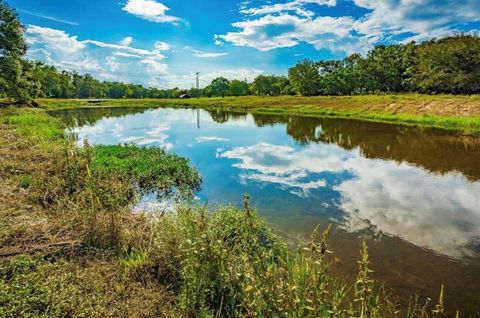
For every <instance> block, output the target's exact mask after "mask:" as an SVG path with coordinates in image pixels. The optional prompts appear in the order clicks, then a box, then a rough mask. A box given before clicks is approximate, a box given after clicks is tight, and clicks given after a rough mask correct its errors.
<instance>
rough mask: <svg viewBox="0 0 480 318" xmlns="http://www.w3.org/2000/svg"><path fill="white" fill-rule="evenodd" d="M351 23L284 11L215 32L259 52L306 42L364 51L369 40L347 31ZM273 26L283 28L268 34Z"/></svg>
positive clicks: (344, 49)
mask: <svg viewBox="0 0 480 318" xmlns="http://www.w3.org/2000/svg"><path fill="white" fill-rule="evenodd" d="M354 24H355V21H354V20H353V19H352V18H349V17H339V18H337V17H317V18H303V17H299V16H296V15H292V14H288V13H282V14H277V15H271V14H269V15H266V16H263V17H261V18H258V19H255V20H246V21H242V22H237V23H234V24H233V26H234V27H236V28H238V29H239V30H240V31H238V32H229V33H227V34H225V35H217V38H216V39H217V40H219V39H221V40H223V41H225V42H230V43H232V44H233V45H236V46H249V47H253V48H256V49H258V50H261V51H269V50H273V49H277V48H285V47H293V46H297V45H298V44H300V43H301V42H306V43H310V44H312V45H314V46H315V47H316V48H318V49H322V48H327V49H330V50H332V51H345V52H347V53H353V52H355V51H356V50H360V51H361V52H364V51H366V50H367V49H368V48H369V47H370V43H369V41H368V40H366V39H364V38H357V37H355V36H353V35H352V34H351V32H350V30H351V29H352V28H353V26H354ZM276 28H278V29H280V30H282V29H285V31H281V32H278V33H277V34H270V31H271V30H272V29H276Z"/></svg>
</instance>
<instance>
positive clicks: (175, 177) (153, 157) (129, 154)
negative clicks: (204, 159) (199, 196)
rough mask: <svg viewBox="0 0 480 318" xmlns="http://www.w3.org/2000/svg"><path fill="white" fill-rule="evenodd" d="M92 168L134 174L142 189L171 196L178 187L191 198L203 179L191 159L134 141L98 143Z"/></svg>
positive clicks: (183, 195)
mask: <svg viewBox="0 0 480 318" xmlns="http://www.w3.org/2000/svg"><path fill="white" fill-rule="evenodd" d="M93 151H94V158H93V162H92V165H93V168H94V169H97V170H101V171H103V172H104V173H106V174H123V175H127V176H129V177H131V178H132V179H133V180H134V181H135V182H136V183H137V184H138V187H139V189H140V190H141V191H142V192H152V191H154V192H156V193H157V194H158V195H159V196H162V197H165V196H167V197H168V196H170V195H171V194H172V193H173V192H174V191H175V190H178V194H179V195H181V196H182V197H184V198H190V197H192V195H193V194H194V193H195V192H197V191H199V190H200V184H201V182H202V180H201V178H200V176H199V174H198V172H197V171H196V170H195V169H192V168H191V167H190V166H189V163H188V160H187V159H185V158H182V157H178V156H176V155H173V154H169V153H167V152H166V151H165V150H164V149H161V148H146V147H138V146H134V145H117V146H95V147H94V149H93Z"/></svg>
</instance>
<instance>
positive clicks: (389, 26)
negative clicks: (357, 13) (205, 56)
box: [214, 0, 480, 54]
mask: <svg viewBox="0 0 480 318" xmlns="http://www.w3.org/2000/svg"><path fill="white" fill-rule="evenodd" d="M312 4H318V5H325V6H335V5H336V1H333V0H332V1H328V0H316V1H315V0H292V1H288V2H284V3H277V4H267V5H264V6H261V7H253V8H248V7H247V6H248V4H246V5H244V6H243V7H242V8H241V9H240V12H241V13H243V14H244V15H246V16H247V19H245V20H243V21H240V22H235V23H233V24H232V26H233V27H234V28H235V29H237V30H236V31H232V32H228V33H226V34H217V35H215V38H214V40H215V44H217V45H221V44H223V43H231V44H233V45H236V46H248V47H253V48H256V49H259V50H261V51H268V50H273V49H277V48H285V47H293V46H296V45H298V44H300V43H308V44H311V45H313V46H314V47H315V48H317V49H328V50H330V51H342V52H345V53H348V54H350V53H353V52H360V53H365V52H366V51H368V50H369V49H370V48H372V47H373V45H374V44H376V43H378V42H380V41H389V40H390V41H391V40H395V39H400V38H401V39H402V41H412V40H416V41H418V40H424V39H428V38H432V37H439V36H443V35H446V34H451V33H452V32H453V31H456V30H457V28H458V26H459V25H460V24H465V23H467V22H478V21H480V6H478V5H477V4H475V3H474V1H471V0H460V1H454V0H442V1H435V0H408V1H407V0H404V1H394V0H385V1H376V0H354V1H353V4H354V5H356V6H357V7H360V8H363V9H366V10H368V11H369V12H368V13H367V14H365V15H364V16H361V17H352V16H328V15H319V14H317V13H316V12H314V11H313V10H312V9H307V5H312ZM308 8H311V7H308ZM272 30H273V32H272ZM272 33H273V34H272Z"/></svg>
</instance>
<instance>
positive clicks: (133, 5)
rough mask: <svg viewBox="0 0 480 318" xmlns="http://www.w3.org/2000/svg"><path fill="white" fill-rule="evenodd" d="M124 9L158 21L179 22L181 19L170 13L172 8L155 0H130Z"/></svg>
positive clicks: (152, 20)
mask: <svg viewBox="0 0 480 318" xmlns="http://www.w3.org/2000/svg"><path fill="white" fill-rule="evenodd" d="M123 10H124V11H126V12H128V13H130V14H133V15H136V16H138V17H140V18H142V19H145V20H148V21H151V22H156V23H173V24H178V23H179V22H180V21H181V19H180V18H177V17H174V16H170V15H168V14H167V11H168V10H170V9H169V8H168V7H167V6H165V5H164V4H163V3H160V2H157V1H155V0H128V1H127V3H126V4H125V6H124V7H123Z"/></svg>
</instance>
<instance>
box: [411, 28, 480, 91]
mask: <svg viewBox="0 0 480 318" xmlns="http://www.w3.org/2000/svg"><path fill="white" fill-rule="evenodd" d="M415 54H416V58H415V67H414V68H415V69H414V71H413V73H414V74H413V83H414V84H415V85H416V88H417V90H418V91H420V92H423V93H451V94H473V93H478V92H480V37H478V36H473V35H456V36H452V37H447V38H444V39H441V40H432V41H428V42H424V43H422V44H420V45H419V46H418V48H417V49H416V52H415Z"/></svg>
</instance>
